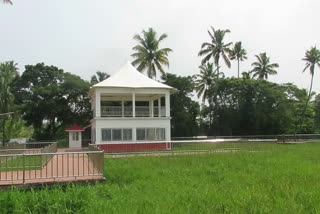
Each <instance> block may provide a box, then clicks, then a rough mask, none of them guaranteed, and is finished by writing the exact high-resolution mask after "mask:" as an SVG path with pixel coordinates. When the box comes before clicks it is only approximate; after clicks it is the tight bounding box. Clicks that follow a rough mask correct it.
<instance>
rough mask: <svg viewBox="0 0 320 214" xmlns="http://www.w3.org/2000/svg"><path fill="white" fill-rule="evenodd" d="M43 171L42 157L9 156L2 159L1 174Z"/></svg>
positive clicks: (0, 159) (0, 162)
mask: <svg viewBox="0 0 320 214" xmlns="http://www.w3.org/2000/svg"><path fill="white" fill-rule="evenodd" d="M23 166H25V168H24V169H25V170H34V169H41V167H42V157H41V156H33V155H32V156H25V157H23V156H18V157H14V156H8V157H0V172H6V171H17V170H23Z"/></svg>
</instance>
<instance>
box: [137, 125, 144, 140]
mask: <svg viewBox="0 0 320 214" xmlns="http://www.w3.org/2000/svg"><path fill="white" fill-rule="evenodd" d="M145 139H146V129H144V128H143V129H141V128H140V129H137V140H145Z"/></svg>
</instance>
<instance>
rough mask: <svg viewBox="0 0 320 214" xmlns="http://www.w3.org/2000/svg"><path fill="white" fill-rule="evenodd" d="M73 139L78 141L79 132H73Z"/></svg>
mask: <svg viewBox="0 0 320 214" xmlns="http://www.w3.org/2000/svg"><path fill="white" fill-rule="evenodd" d="M72 140H73V141H78V140H79V132H73V133H72Z"/></svg>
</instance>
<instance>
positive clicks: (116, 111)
mask: <svg viewBox="0 0 320 214" xmlns="http://www.w3.org/2000/svg"><path fill="white" fill-rule="evenodd" d="M158 110H159V108H158V107H154V108H153V114H154V117H158V116H159V111H158ZM101 115H102V116H103V117H132V115H133V111H132V106H125V107H124V112H122V107H121V106H101ZM160 115H161V117H165V116H166V109H165V107H164V106H161V107H160ZM136 117H151V113H150V107H149V106H136Z"/></svg>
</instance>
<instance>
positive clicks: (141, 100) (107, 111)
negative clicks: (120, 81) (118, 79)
mask: <svg viewBox="0 0 320 214" xmlns="http://www.w3.org/2000/svg"><path fill="white" fill-rule="evenodd" d="M131 91H133V90H131ZM131 91H130V90H129V89H126V90H124V89H123V90H121V91H119V93H115V92H114V90H113V91H112V93H111V92H109V91H107V90H106V89H104V90H101V92H100V91H99V90H97V91H96V93H95V94H94V96H92V99H91V104H92V110H93V114H94V117H95V118H137V117H138V118H169V117H170V93H169V91H163V93H161V92H162V91H159V90H157V91H152V90H151V89H149V90H148V91H146V90H137V89H136V90H135V91H133V92H131ZM99 92H100V93H99ZM107 92H109V93H107ZM120 92H122V93H120ZM130 92H131V93H130Z"/></svg>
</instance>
